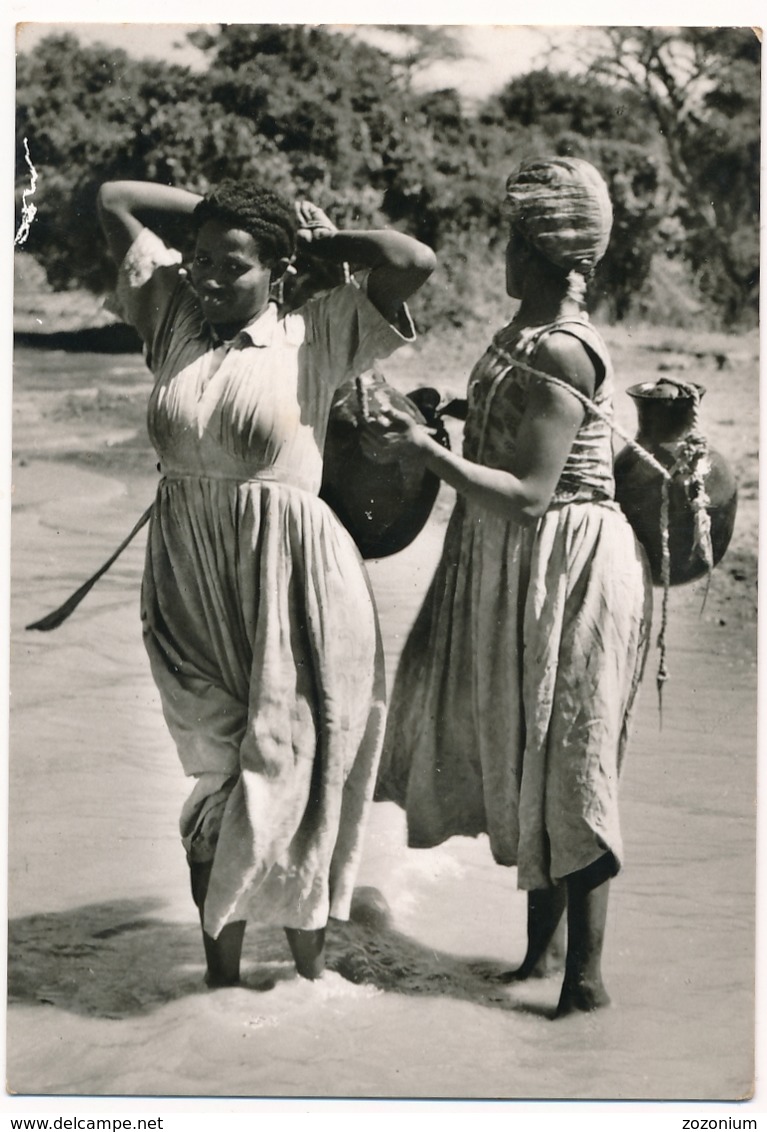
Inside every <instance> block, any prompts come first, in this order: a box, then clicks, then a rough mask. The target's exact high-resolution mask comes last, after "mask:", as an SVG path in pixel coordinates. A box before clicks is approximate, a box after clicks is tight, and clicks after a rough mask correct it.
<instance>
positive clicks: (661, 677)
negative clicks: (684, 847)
mask: <svg viewBox="0 0 767 1132" xmlns="http://www.w3.org/2000/svg"><path fill="white" fill-rule="evenodd" d="M491 348H492V350H493V352H494V353H495V354H496V356H497V357H498V358H499V359H500V360H501V361H502V362H504V363H505V365H506V368H505V369H504V370H502V371H501V373H500V374H498V376H497V377H496V378H495V380H494V381H493V384H492V386H491V388H490V392H489V394H488V398H487V403H486V405H485V413H484V418H483V424H482V434H481V442H480V443H481V445H482V447H484V436H485V431H486V426H487V422H488V419H489V416H490V407H491V403H492V401H493V399H494V398H495V394H496V393H497V391H498V388H499V386H500V384H501V382H502V381H503V380H504V378H506V377H507V376H508V374H509V373H510V372H511V370H512V369H514V368H515V367H516V368H518V369H521V370H524V371H525V373H529V374H531V375H532V376H533V377H538V378H541V380H542V381H547V382H548V383H549V384H550V385H555V386H557V387H558V388H559V389H564V390H565V391H566V392H567V393H571V394H572V395H573V397H575V398H577V400H578V401H580V402H581V404H582V405H584V406H585V408H586V409H587V410H588V411H589V412H590V413H593V414H594V416H596V417H599V419H600V420H602V421H604V422H605V424H607V425H608V426H609V427H610V428H611V429H612V431H613V432H614V433H616V435H617V436H619V437H620V438H621V440H623V441H624V442H625V443H626V444H627V445H628V446H629V448H631V450H632V451H633V452H636V454H637V456H638V457H639V458H640V460H643V461H644V462H645V463H646V464H649V466H650V467H651V468H653V470H654V471H656V472H657V473H658V475H659V476H660V477H661V507H660V541H661V586H662V588H663V598H662V600H661V619H660V629H659V631H658V637H657V647H658V671H657V674H656V677H655V683H656V687H657V689H658V712H659V715H660V726H661V727H662V726H663V685H664V684H665V683H666V681H667V680H668V678H669V671H668V664H667V661H666V658H667V647H666V629H667V627H668V601H669V591H670V589H671V550H670V545H669V487H670V484H671V481H672V479H673V477H674V475H675V473H677V472H685V471H686V470H687V468H688V467H689V466H692V465H694V469H695V471H694V479H695V484H696V494H695V497H694V498H695V499H696V500H698V501H699V502H698V503H697V505H696V503H695V502H693V501H692V500H691V502H693V508H694V512H695V519H696V544H695V545H696V548H697V547H698V537H699V536H698V533H697V532H698V530H699V531H700V538H701V539H702V540H703V543H705V528H706V524H707V525H708V555H709V556H708V558H707V559H706V562H707V563H709V562H711V564H713V557H712V555H711V535H710V528H711V522H710V519H709V515H708V512H707V511H706V504H707V503H708V496H707V495H706V491H705V488H704V486H703V475H704V474H705V470H706V469H705V467H704V466H703V465H702V462H701V459H700V453H701V452H702V451H704V452H705V459H706V464H707V463H708V445H707V443H706V439H705V437H704V436H703V434H702V433H701V432H700V430H699V429H698V405H699V403H700V394H699V392H698V390H697V389H696V388H695V386H690V385H686V384H684V383H683V382H674V384H675V385H678V386H679V388H680V389H682V390H683V391H684V392H688V391H692V393H693V395H694V398H695V403H694V414H695V415H694V418H693V425H694V427H693V430H692V433H691V439H690V442H689V443H688V442H687V441H685V445H684V450H683V454H680V456H679V457H678V458H677V460H676V462H675V464H674V466H673V468H672V469H671V471H669V470H668V468H665V467H664V466H663V464H661V463H660V461H659V460H656V458H655V457H654V456H653V454H652V453H651V452H648V451H647V449H646V448H644V447H643V446H642V445H641V444H639V443H638V442H637V441H636V440H635V439H634V438H633V437H632V436H629V434H628V433H627V432H626V431H625V429H622V428H621V427H620V425H618V424H616V422H615V421H614V420H613V417H612V414H611V413H608V412H606V411H605V410H604V409H601V408H600V407H599V405H596V404H595V403H594V402H593V401H592V399H591V398H590V397H587V396H586V394H585V393H581V391H580V390H579V389H575V388H574V387H573V386H572V385H568V383H567V382H566V381H562V380H561V379H560V378H558V377H553V376H552V375H551V374H550V373H544V372H543V370H539V369H536V368H535V366H531V365H529V364H528V363H527V362H523V361H521V360H520V359H518V358H515V357H513V356H512V355H511V354H509V353H508V351H506V350H504V349H502V348H501V347H500V346H498V345H496V343H493V344H492V347H491ZM701 512H702V515H703V516H704V517H705V519H703V518H700V519H699V515H700V514H701ZM698 524H699V526H698ZM708 570H709V579H710V577H711V566H710V565H709V566H708ZM704 602H705V597H704Z"/></svg>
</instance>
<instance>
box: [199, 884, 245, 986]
mask: <svg viewBox="0 0 767 1132" xmlns="http://www.w3.org/2000/svg"><path fill="white" fill-rule="evenodd" d="M212 867H213V862H212V861H206V862H205V863H204V864H190V866H189V874H190V878H191V882H192V898H193V900H194V902H195V904H196V905H197V908H198V909H199V913H200V924H201V925H202V924H203V922H204V909H205V897H206V895H207V892H208V882H209V880H210V873H211V869H212ZM244 936H245V920H235V921H234V922H233V923H231V924H227V925H226V927H224V928H222V929H221V931H220V932H219V934H218V936H217V937H216V938H215V939H214V938H213V936H211V935H208V933H207V932H206V931H205V928H203V930H202V943H203V947H204V948H205V960H206V963H207V965H208V971H207V974H206V976H205V982H206V983H207V984H208V986H209V987H233V986H236V985H237V984H238V983H239V981H240V957H241V955H242V941H243V938H244Z"/></svg>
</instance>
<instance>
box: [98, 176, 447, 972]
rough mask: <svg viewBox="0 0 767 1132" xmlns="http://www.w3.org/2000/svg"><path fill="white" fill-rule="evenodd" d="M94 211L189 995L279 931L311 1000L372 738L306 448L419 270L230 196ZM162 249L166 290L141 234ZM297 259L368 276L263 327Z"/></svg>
mask: <svg viewBox="0 0 767 1132" xmlns="http://www.w3.org/2000/svg"><path fill="white" fill-rule="evenodd" d="M99 208H100V214H101V220H102V225H103V228H104V231H105V234H106V237H107V240H108V242H109V247H110V251H111V252H112V255H113V257H114V258H115V259H116V261H117V262H118V263H119V264H120V269H119V281H118V297H119V299H120V300H121V305H122V307H123V313H124V315H125V317H126V319H127V320H128V321H129V322H131V323H132V325H133V326H135V327H136V329H137V330H138V332H139V334H140V335H141V337H142V339H143V341H144V345H145V348H146V357H147V362H148V365H149V367H150V369H151V370H152V373H153V375H154V379H155V380H154V386H153V389H152V393H151V395H150V398H149V414H148V420H149V431H150V435H151V438H152V441H153V443H154V445H155V447H156V449H157V452H158V455H159V457H160V460H161V463H162V478H161V479H160V482H159V485H158V490H157V497H156V500H155V503H154V507H153V513H152V520H151V526H150V531H149V539H148V545H147V557H146V567H145V572H144V583H143V588H142V622H143V630H144V640H145V643H146V647H147V651H148V653H149V658H150V662H151V666H152V673H153V675H154V678H155V681H156V683H157V687H158V689H159V692H160V698H161V701H162V706H163V711H164V714H165V719H166V721H167V723H168V727H169V729H170V732H171V734H172V736H173V739H174V740H175V743H176V746H177V748H178V753H179V756H180V759H181V763H182V766H183V769H184V771H185V773H186V774H187V775H190V776H191V777H193V778H194V779H195V785H194V788H193V790H192V791H191V794H190V796H189V798H188V799H187V802H186V804H185V805H184V808H183V812H182V815H181V834H182V838H183V843H184V846H185V848H186V852H187V858H188V861H189V868H190V873H191V883H192V895H193V897H194V900H195V903H196V904H197V906H198V908H199V913H200V919H201V922H202V929H203V941H204V948H205V955H206V960H207V981H208V984H209V985H210V986H222V985H230V984H232V983H236V982H237V981H238V980H239V977H240V954H241V949H242V942H243V933H244V930H245V923H246V921H247V920H249V919H253V920H256V921H259V922H261V923H269V924H277V925H281V926H283V927H284V928H285V930H286V933H287V937H288V942H289V944H290V948H291V951H292V953H293V957H294V959H295V964H296V968H297V970H298V972H299V974H301V975H303V976H305V977H306V978H310V979H314V978H317V977H318V976H319V975H320V974H321V973H322V969H323V965H324V934H325V925H326V923H327V919H328V916H334V917H336V918H338V919H347V918H348V915H349V906H350V900H351V895H352V889H353V885H354V878H355V874H356V871H357V868H358V865H359V858H360V853H361V843H362V833H363V828H364V823H365V818H366V814H367V811H368V809H369V804H370V801H371V797H372V792H373V785H374V782H375V772H376V767H377V762H378V757H379V754H380V748H381V741H382V737H383V736H382V732H383V719H384V688H383V673H382V656H381V648H380V640H379V633H378V625H377V621H376V614H375V609H374V607H373V603H372V600H371V595H370V589H369V585H368V581H367V577H366V575H365V571H364V568H363V566H362V564H361V561H360V557H359V554H358V552H357V549H356V547H355V546H354V544H353V542H352V540H351V538H350V536H349V535H348V534H347V533H346V531H345V530H344V529H343V528H342V526H341V524H340V522H338V521H337V520H336V518H335V516H334V515H333V513H332V512H331V511H330V509H329V507H327V506H326V505H325V504H324V503H323V502H322V500H320V499H319V497H318V492H319V489H320V483H321V479H322V457H323V446H324V440H325V433H326V429H327V424H328V415H329V413H330V407H331V401H332V398H333V394H334V391H335V389H336V387H337V385H338V384H339V383H340V382H342V381H343V380H345V379H346V378H348V377H350V376H353V375H355V374H358V373H360V372H361V371H363V370H365V369H368V368H369V367H370V366H371V365H372V363H373V361H374V360H375V359H377V358H381V357H386V356H388V354H390V353H391V352H392V351H393V350H395V349H396V348H397V347H398V346H399V345H401V343H402V342H403V341H408V340H410V339H411V338H412V334H413V331H412V323H411V321H410V317H409V315H408V312H407V308H406V306H405V305H404V302H405V300H406V299H407V298H408V296H409V295H411V294H412V293H413V292H414V291H415V290H417V288H418V287H419V286H420V285H421V284H422V283H423V282H424V280H425V279H426V278H427V277H428V276H429V274H430V272H431V270H432V268H433V265H434V256H433V253H432V252H431V251H430V249H429V248H427V247H425V246H424V245H422V244H419V243H418V242H417V241H416V240H414V239H411V238H410V237H408V236H406V235H404V234H402V233H399V232H389V231H367V232H339V231H338V230H337V229H336V228H335V227H334V226H333V225H332V224H331V223H330V221H329V220H328V219H327V217H326V216H325V215H324V213H322V212H321V210H320V209H318V208H316V207H315V206H314V205H312V204H310V203H308V202H303V203H302V204H301V205H300V206H299V207H298V209H297V210H296V208H295V207H294V205H293V203H292V202H291V201H286V200H284V199H283V198H282V197H281V196H279V195H278V194H275V193H273V192H271V191H269V190H268V189H266V188H264V187H262V186H259V185H255V184H252V183H250V182H226V183H224V184H222V185H219V186H217V187H216V188H215V189H213V190H212V191H211V192H210V193H209V194H208V195H207V196H206V197H205V198H204V199H203V198H200V197H199V196H197V195H196V194H195V193H190V192H186V191H184V190H182V189H176V188H169V187H167V186H165V185H156V184H147V183H139V182H130V181H129V182H116V183H112V184H108V185H105V186H103V187H102V189H101V192H100V197H99ZM145 225H147V226H145ZM184 227H186V228H188V229H189V231H190V232H191V233H192V234H193V235H194V241H195V247H194V257H193V259H192V262H191V265H190V267H189V272H188V274H187V272H186V271H184V270H183V269H182V268H181V265H180V258H181V257H180V255H179V254H178V253H177V252H174V251H173V250H171V249H170V248H168V247H166V245H165V244H164V243H163V241H162V240H161V239H160V238H159V236H158V235H157V234H156V233H157V231H158V230H159V231H162V230H163V229H166V230H175V231H177V232H178V231H179V228H181V229H182V230H183V228H184ZM297 241H298V244H299V246H301V247H307V246H310V247H311V248H312V251H313V253H314V254H316V255H317V256H319V257H320V258H324V259H325V260H326V261H327V262H330V263H337V264H341V263H343V262H345V261H352V262H353V263H355V264H357V265H359V266H360V267H361V268H366V269H368V270H367V271H366V272H362V273H361V275H360V278H359V280H358V281H351V282H349V283H348V284H345V285H342V286H338V287H335V288H333V289H331V290H329V291H327V292H326V293H325V294H324V295H322V296H318V297H317V298H315V299H310V300H309V301H308V302H306V303H304V304H303V305H302V306H300V307H299V308H298V309H297V310H293V311H291V312H290V313H289V314H283V313H281V312H280V311H279V310H278V308H277V306H276V305H275V303H274V302H272V288H273V285H274V284H275V283H277V282H278V281H279V280H280V279H281V277H282V275H283V273H284V272H285V270H286V268H287V266H288V264H289V262H290V260H291V257H292V256H293V253H294V251H295V248H296V242H297Z"/></svg>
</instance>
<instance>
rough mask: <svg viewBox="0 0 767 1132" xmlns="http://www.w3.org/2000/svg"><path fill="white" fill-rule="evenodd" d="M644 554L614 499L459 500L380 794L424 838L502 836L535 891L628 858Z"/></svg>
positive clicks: (509, 861)
mask: <svg viewBox="0 0 767 1132" xmlns="http://www.w3.org/2000/svg"><path fill="white" fill-rule="evenodd" d="M651 603H652V589H651V585H650V580H649V574H648V570H647V563H646V559H645V555H644V552H643V551H642V549H641V547H640V546H639V545H638V543H637V541H636V539H635V536H634V533H633V531H632V529H631V527H630V526H629V524H628V523H627V521H626V520H625V518H624V516H623V514H622V513H621V511H620V510H619V509H618V507H617V506H616V505H615V504H613V503H608V502H605V503H592V502H588V503H568V504H565V505H562V506H555V507H552V508H551V509H550V510H549V511H548V512H547V513H546V514H545V515H544V516H543V518H542V519H540V520H539V521H538V522H537V523H524V522H517V521H514V520H509V519H507V518H505V517H501V516H497V515H494V514H492V513H489V512H488V511H487V510H486V509H483V508H480V507H476V506H474V505H472V504H471V503H467V502H465V501H464V500H459V502H458V504H457V505H456V508H455V510H454V512H453V515H452V518H451V520H450V524H449V526H448V530H447V533H446V537H445V545H444V549H443V553H442V557H441V560H440V563H439V566H438V568H437V572H436V574H435V577H434V579H433V582H432V584H431V587H430V589H429V592H428V594H427V597H426V599H425V602H424V604H423V606H422V608H421V611H420V613H419V616H418V618H417V619H416V622H415V624H414V626H413V629H412V631H411V634H410V636H409V638H408V641H407V642H406V645H405V648H404V650H403V654H402V657H401V660H400V665H399V668H398V672H397V677H396V681H395V685H394V689H393V692H392V697H391V702H390V707H389V722H388V726H387V732H386V740H385V744H384V753H383V758H382V762H381V768H380V772H379V778H378V785H377V789H376V798H377V799H378V800H379V801H386V800H389V801H393V802H396V803H397V804H398V805H400V806H401V807H403V808H404V810H405V811H406V814H407V826H408V841H409V844H410V845H411V846H412V847H422V848H426V847H430V846H434V845H438V844H440V843H441V842H443V841H445V840H446V839H447V838H449V837H451V836H454V835H466V836H476V835H478V834H481V833H486V834H487V835H488V838H489V843H490V848H491V851H492V853H493V856H494V858H495V860H496V861H497V862H498V863H499V864H502V865H516V866H517V868H518V883H519V886H520V887H521V888H524V889H537V888H546V887H548V886H549V885H551V884H552V883H556V882H557V881H559V880H561V879H562V878H563V877H565V876H568V875H569V874H571V873H573V872H576V871H578V870H580V869H583V868H585V867H586V866H588V865H589V864H591V863H592V862H593V861H595V860H597V859H598V858H599V857H600V856H602V855H603V854H604V853H605V852H610V853H612V854H613V856H614V858H615V862H616V869H617V868H620V864H621V861H622V856H623V849H622V842H621V832H620V821H619V814H618V777H619V773H620V769H621V764H622V760H623V755H624V751H625V747H626V740H627V733H628V728H629V723H630V718H631V712H632V707H633V705H634V702H635V697H636V693H637V689H638V685H639V681H640V679H641V675H642V670H643V666H644V661H645V657H646V652H647V646H648V642H649V634H650V618H651Z"/></svg>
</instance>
